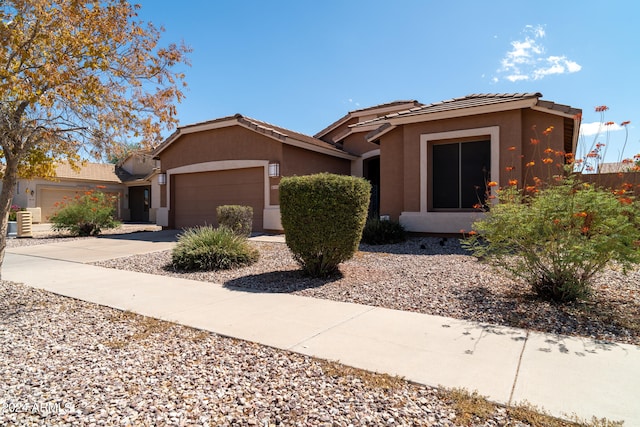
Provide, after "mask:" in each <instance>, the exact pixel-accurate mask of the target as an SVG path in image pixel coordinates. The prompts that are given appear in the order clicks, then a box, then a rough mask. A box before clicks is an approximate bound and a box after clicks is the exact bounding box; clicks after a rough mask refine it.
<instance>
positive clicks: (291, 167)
mask: <svg viewBox="0 0 640 427" xmlns="http://www.w3.org/2000/svg"><path fill="white" fill-rule="evenodd" d="M541 98H542V95H541V94H540V93H512V94H474V95H469V96H465V97H462V98H455V99H450V100H446V101H442V102H437V103H433V104H427V105H425V104H421V103H419V102H417V101H415V100H409V101H396V102H391V103H388V104H382V105H377V106H374V107H370V108H364V109H360V110H356V111H352V112H349V113H347V114H346V115H345V116H343V117H342V118H340V119H339V120H337V121H336V122H334V123H332V124H330V125H329V126H327V127H326V128H325V129H323V130H322V131H320V132H318V133H317V134H316V135H314V136H313V137H312V136H308V135H303V134H300V133H297V132H294V131H291V130H288V129H284V128H281V127H278V126H275V125H271V124H268V123H265V122H261V121H259V120H256V119H252V118H249V117H245V116H242V115H240V114H236V115H234V116H229V117H223V118H220V119H215V120H211V121H207V122H203V123H197V124H193V125H188V126H183V127H180V128H178V129H177V130H176V132H174V133H173V134H172V135H171V136H170V137H169V138H167V140H165V141H164V142H163V143H162V144H161V145H160V146H158V147H157V148H156V149H155V150H154V152H153V153H152V154H153V156H154V157H155V158H156V159H158V160H160V174H159V175H158V179H159V183H160V186H159V192H160V195H159V207H158V209H157V213H156V221H157V224H159V225H162V226H165V227H169V228H183V227H191V226H195V225H202V224H212V225H217V219H216V213H215V208H216V207H217V206H219V205H223V204H242V205H249V206H252V207H253V210H254V221H253V227H254V231H265V230H266V231H281V230H282V225H281V223H280V210H279V204H278V184H279V182H280V177H281V176H293V175H305V174H311V173H318V172H332V173H337V174H350V175H354V176H363V177H365V178H367V179H368V180H369V181H370V182H371V183H372V185H373V190H374V191H373V194H372V211H373V212H374V213H375V214H376V215H378V214H379V215H385V216H389V217H390V218H391V219H393V220H399V221H400V222H401V223H402V224H403V225H404V226H405V227H406V228H407V230H409V231H414V232H428V233H457V232H459V230H461V229H467V230H468V229H469V228H470V225H471V223H472V222H473V220H474V219H476V218H477V217H478V216H479V215H482V212H479V211H478V209H477V208H474V205H477V204H478V202H479V201H481V202H484V201H485V200H484V194H485V190H486V188H487V183H488V182H490V181H496V182H497V183H498V184H499V185H507V183H508V181H509V180H512V179H518V181H519V182H520V183H523V182H524V181H525V180H531V179H533V176H539V177H543V176H545V173H547V170H548V168H546V167H542V165H541V164H540V162H538V163H539V164H537V165H535V166H534V167H529V168H527V167H526V166H525V164H526V163H528V162H529V161H531V160H533V156H534V153H535V149H536V148H535V146H534V145H532V144H531V139H532V138H542V137H541V135H540V136H539V135H537V134H536V133H535V132H538V133H540V134H541V133H542V131H543V130H545V129H547V128H550V127H553V129H554V131H553V132H551V133H550V134H549V135H548V136H545V138H548V143H549V146H550V147H551V148H552V149H553V150H555V151H564V152H575V147H576V144H577V139H578V130H579V127H580V112H581V111H580V110H579V109H576V108H572V107H569V106H566V105H561V104H556V103H553V102H550V101H545V100H542V99H541ZM545 147H546V140H545ZM560 161H563V160H560ZM507 169H508V170H509V171H508V173H507V172H506V171H507ZM525 170H527V171H528V172H527V173H525Z"/></svg>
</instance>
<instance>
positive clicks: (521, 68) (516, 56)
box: [495, 25, 582, 82]
mask: <svg viewBox="0 0 640 427" xmlns="http://www.w3.org/2000/svg"><path fill="white" fill-rule="evenodd" d="M523 33H524V39H522V40H516V41H512V42H511V50H509V51H508V52H507V53H505V55H504V57H503V58H502V59H501V60H500V68H499V69H498V73H499V75H501V76H503V77H504V78H506V79H507V80H509V81H511V82H517V81H521V80H539V79H542V78H544V77H546V76H549V75H552V74H566V73H576V72H578V71H580V70H581V69H582V66H581V65H580V64H578V63H577V62H575V61H572V60H570V59H568V58H567V57H566V56H565V55H548V56H545V47H544V45H543V44H542V43H541V39H543V38H544V37H545V36H546V32H545V29H544V27H542V26H540V25H538V26H533V25H527V26H526V27H525V28H524V30H523ZM495 79H496V81H497V80H498V77H495Z"/></svg>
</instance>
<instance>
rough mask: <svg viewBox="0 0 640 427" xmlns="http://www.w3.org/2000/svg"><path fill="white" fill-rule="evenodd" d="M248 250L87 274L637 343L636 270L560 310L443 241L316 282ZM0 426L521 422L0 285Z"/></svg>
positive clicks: (118, 263) (353, 265)
mask: <svg viewBox="0 0 640 427" xmlns="http://www.w3.org/2000/svg"><path fill="white" fill-rule="evenodd" d="M49 238H54V237H51V236H50V237H49ZM28 240H30V241H29V242H28V243H27V241H28ZM45 241H50V240H47V239H24V240H23V239H20V240H14V241H12V242H10V245H23V244H39V243H44V242H45ZM252 244H253V245H255V246H256V247H257V248H258V249H259V251H260V254H261V258H260V261H258V263H256V264H254V265H252V266H249V267H246V268H243V269H239V270H234V271H221V272H209V273H181V272H176V271H173V270H172V269H171V268H170V266H169V264H170V258H171V255H170V251H164V252H156V253H152V254H146V255H141V256H133V257H126V258H120V259H116V260H111V261H108V262H102V263H99V264H98V265H103V266H105V267H112V268H121V269H130V270H134V271H141V272H147V273H153V274H164V275H173V276H177V277H185V278H191V279H196V280H201V281H203V284H202V286H235V287H242V288H251V289H256V290H260V291H263V292H290V293H294V294H300V295H308V296H313V297H318V298H327V299H333V300H339V301H352V302H357V303H365V304H371V305H377V306H384V307H389V308H395V309H401V310H411V311H418V312H424V313H432V314H438V315H444V316H449V317H455V318H461V319H470V320H478V321H483V322H492V323H496V324H504V325H511V326H520V327H526V328H531V329H537V330H542V331H547V332H558V333H564V334H573V335H583V336H592V337H595V338H599V339H605V340H610V341H618V342H629V343H634V344H640V332H639V330H640V327H639V326H638V322H639V319H640V300H639V295H638V283H640V271H637V270H636V271H634V272H631V274H630V275H629V276H626V277H625V276H622V275H621V274H620V273H619V272H616V271H608V272H606V273H605V274H604V275H603V276H602V277H601V278H599V279H598V283H597V286H596V294H595V296H594V300H593V301H592V302H589V303H582V304H575V305H572V306H568V307H560V306H555V305H553V304H548V303H542V302H538V301H536V300H534V299H533V298H532V295H531V294H530V293H529V291H528V290H527V289H526V287H524V286H522V285H520V284H517V283H513V282H512V281H510V280H508V279H505V278H504V277H502V276H500V275H497V274H496V273H495V272H494V271H493V270H491V269H490V268H489V267H487V266H485V265H483V264H481V263H479V262H477V261H476V260H475V259H474V258H472V257H470V256H468V255H466V254H465V253H464V251H463V250H462V249H461V248H460V247H459V244H458V242H457V240H455V239H448V240H446V241H443V240H440V239H434V238H415V239H411V240H409V241H408V242H407V243H405V244H401V245H393V246H381V247H369V246H362V247H361V250H360V251H359V252H358V253H357V254H356V256H355V257H354V259H353V260H351V261H349V262H346V263H344V264H343V265H342V266H341V273H342V274H341V277H336V278H334V279H331V280H324V281H322V280H313V279H309V278H305V277H303V276H302V275H301V274H300V272H299V270H298V266H297V265H296V263H295V262H294V260H293V258H292V257H291V254H290V253H289V251H288V249H287V247H286V245H284V244H279V243H258V242H253V243H252ZM207 282H208V283H207ZM456 421H458V422H456ZM0 425H3V426H4V425H8V426H11V425H15V426H25V425H27V426H37V425H47V426H58V425H65V426H66V425H88V426H101V425H123V426H125V425H134V426H137V425H147V426H155V425H186V426H187V425H188V426H191V425H203V426H218V425H223V426H226V425H243V426H244V425H257V426H272V425H282V426H290V425H300V426H307V425H323V426H348V425H369V426H378V425H406V426H409V425H415V426H454V425H474V426H507V425H508V426H525V425H528V424H526V423H522V422H519V421H517V420H516V419H513V418H511V415H509V414H508V413H507V411H506V410H505V409H504V408H501V407H495V408H494V410H493V412H492V413H491V414H490V415H488V416H486V417H485V418H483V419H479V418H475V419H474V420H472V421H470V422H463V421H461V420H459V419H458V417H457V416H456V412H455V410H454V408H453V406H452V404H451V403H450V402H449V401H448V400H447V397H446V394H443V393H441V392H439V391H438V390H436V389H434V388H430V387H426V386H420V385H416V384H411V383H408V382H405V381H403V380H400V379H397V378H391V377H388V376H384V375H377V374H371V373H367V372H364V371H359V370H355V369H352V368H348V367H344V366H341V365H339V364H334V363H328V362H324V361H320V360H316V359H313V358H310V357H306V356H303V355H299V354H295V353H289V352H286V351H282V350H276V349H272V348H269V347H264V346H260V345H257V344H252V343H248V342H244V341H239V340H234V339H230V338H225V337H220V336H218V335H215V334H212V333H208V332H204V331H198V330H194V329H191V328H187V327H183V326H180V325H175V324H171V323H167V322H161V321H157V320H154V319H150V318H146V317H142V316H138V315H134V314H132V313H127V312H121V311H118V310H115V309H111V308H107V307H101V306H97V305H94V304H90V303H86V302H82V301H78V300H74V299H69V298H65V297H61V296H57V295H54V294H51V293H48V292H45V291H42V290H36V289H32V288H29V287H26V286H24V285H20V284H14V283H8V282H0Z"/></svg>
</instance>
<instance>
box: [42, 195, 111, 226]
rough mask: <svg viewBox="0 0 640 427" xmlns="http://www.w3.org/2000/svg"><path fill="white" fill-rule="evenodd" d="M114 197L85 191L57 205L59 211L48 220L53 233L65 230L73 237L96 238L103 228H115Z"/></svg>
mask: <svg viewBox="0 0 640 427" xmlns="http://www.w3.org/2000/svg"><path fill="white" fill-rule="evenodd" d="M116 201H117V197H116V196H110V195H107V194H105V193H103V192H100V191H93V190H90V191H85V192H84V193H83V194H77V195H76V197H75V198H73V199H70V200H65V201H63V202H62V203H60V204H58V206H60V209H59V210H58V211H56V213H54V214H53V215H52V216H51V218H49V220H50V221H51V223H52V224H53V227H52V228H53V229H54V230H55V231H61V230H66V231H69V232H70V233H71V234H72V235H74V236H96V235H98V234H100V232H101V231H102V229H104V228H115V227H117V226H118V225H120V222H118V221H116V219H115V218H114V214H115V206H114V204H115V202H116Z"/></svg>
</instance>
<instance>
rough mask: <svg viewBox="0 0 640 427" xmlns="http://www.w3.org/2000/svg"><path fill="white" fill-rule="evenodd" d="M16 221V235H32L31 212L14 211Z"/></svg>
mask: <svg viewBox="0 0 640 427" xmlns="http://www.w3.org/2000/svg"><path fill="white" fill-rule="evenodd" d="M16 222H17V223H18V233H17V235H16V237H33V230H32V228H33V227H32V225H33V216H32V215H31V212H29V211H20V212H16Z"/></svg>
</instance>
